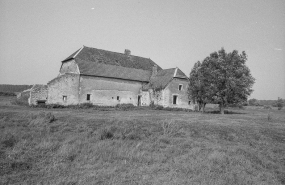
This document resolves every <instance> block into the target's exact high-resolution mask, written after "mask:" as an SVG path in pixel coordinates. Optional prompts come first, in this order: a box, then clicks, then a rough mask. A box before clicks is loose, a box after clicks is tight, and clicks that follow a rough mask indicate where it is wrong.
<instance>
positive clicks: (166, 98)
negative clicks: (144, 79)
mask: <svg viewBox="0 0 285 185" xmlns="http://www.w3.org/2000/svg"><path fill="white" fill-rule="evenodd" d="M179 85H182V88H181V90H179ZM187 88H188V80H187V79H179V78H173V79H172V80H171V81H170V82H169V84H168V85H167V86H166V87H165V88H164V89H163V90H161V91H159V92H155V93H153V90H152V89H149V90H148V91H142V92H141V94H142V97H143V98H142V99H143V103H144V105H146V106H148V105H150V103H151V102H152V101H153V102H154V104H155V105H161V106H163V107H172V108H185V109H192V110H194V104H193V102H191V101H190V102H189V100H188V94H187ZM173 96H177V100H176V104H174V102H173Z"/></svg>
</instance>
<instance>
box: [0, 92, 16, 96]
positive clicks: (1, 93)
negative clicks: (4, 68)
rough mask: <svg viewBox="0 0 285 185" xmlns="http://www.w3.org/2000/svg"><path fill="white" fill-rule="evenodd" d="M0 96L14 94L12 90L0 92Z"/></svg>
mask: <svg viewBox="0 0 285 185" xmlns="http://www.w3.org/2000/svg"><path fill="white" fill-rule="evenodd" d="M0 96H16V94H15V93H13V92H0Z"/></svg>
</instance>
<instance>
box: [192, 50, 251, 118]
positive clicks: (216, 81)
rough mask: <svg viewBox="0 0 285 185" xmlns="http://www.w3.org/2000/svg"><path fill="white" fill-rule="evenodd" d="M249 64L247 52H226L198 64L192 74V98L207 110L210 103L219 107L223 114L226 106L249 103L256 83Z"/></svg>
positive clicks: (219, 52)
mask: <svg viewBox="0 0 285 185" xmlns="http://www.w3.org/2000/svg"><path fill="white" fill-rule="evenodd" d="M246 61H247V55H246V53H245V52H244V51H243V52H242V53H241V54H239V53H238V51H237V50H234V51H232V52H229V53H226V51H225V50H224V49H223V48H222V49H221V50H219V51H218V52H213V53H211V54H210V56H208V57H206V58H205V59H204V60H203V61H202V62H199V61H198V62H197V63H195V65H194V67H193V68H192V70H191V72H190V77H189V78H190V81H189V89H188V95H189V98H191V99H194V100H196V101H197V103H198V104H199V105H200V108H201V107H202V108H203V109H204V107H205V105H206V103H218V104H219V105H220V108H221V114H223V113H224V107H225V106H226V105H228V104H236V103H241V102H245V101H247V98H248V96H249V95H250V94H251V93H252V91H253V90H252V86H253V84H254V81H255V79H254V78H253V77H252V75H251V73H250V69H249V68H248V67H247V66H246Z"/></svg>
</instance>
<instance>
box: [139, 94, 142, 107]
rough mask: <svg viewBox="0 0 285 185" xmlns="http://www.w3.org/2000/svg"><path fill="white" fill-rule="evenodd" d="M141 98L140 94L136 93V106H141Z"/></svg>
mask: <svg viewBox="0 0 285 185" xmlns="http://www.w3.org/2000/svg"><path fill="white" fill-rule="evenodd" d="M141 99H142V96H141V95H138V106H141Z"/></svg>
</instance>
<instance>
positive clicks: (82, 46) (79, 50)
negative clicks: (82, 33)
mask: <svg viewBox="0 0 285 185" xmlns="http://www.w3.org/2000/svg"><path fill="white" fill-rule="evenodd" d="M84 47H85V46H84V45H83V46H82V47H81V48H80V49H79V50H78V51H77V53H76V54H75V55H74V56H73V57H72V58H75V57H76V56H77V55H78V54H79V53H80V52H81V51H82V49H83V48H84Z"/></svg>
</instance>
